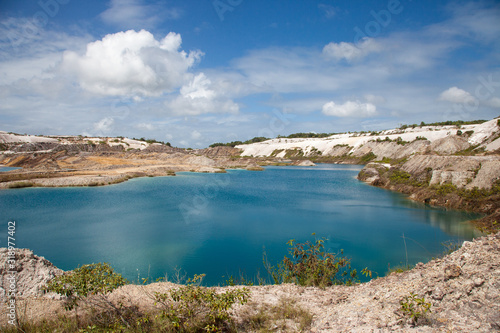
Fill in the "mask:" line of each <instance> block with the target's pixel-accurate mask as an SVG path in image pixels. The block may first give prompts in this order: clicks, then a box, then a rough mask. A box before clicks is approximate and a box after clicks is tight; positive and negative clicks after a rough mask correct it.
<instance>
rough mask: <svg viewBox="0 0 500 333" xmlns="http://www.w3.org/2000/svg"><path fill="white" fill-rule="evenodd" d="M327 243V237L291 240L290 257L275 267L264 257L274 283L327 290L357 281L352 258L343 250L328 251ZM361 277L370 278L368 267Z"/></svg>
mask: <svg viewBox="0 0 500 333" xmlns="http://www.w3.org/2000/svg"><path fill="white" fill-rule="evenodd" d="M313 235H314V234H313ZM325 241H326V239H325V238H322V239H316V240H315V241H314V242H310V241H307V242H305V243H295V240H293V239H292V240H290V241H288V243H287V244H288V245H289V246H290V248H289V249H288V253H289V255H290V257H287V256H285V257H284V259H283V261H281V262H279V263H278V264H277V265H276V266H272V265H270V264H269V263H268V261H267V257H266V256H265V254H264V265H265V267H266V269H267V271H268V273H269V274H270V276H271V278H272V280H273V281H274V283H276V284H279V283H295V284H297V285H301V286H317V287H321V288H324V287H327V286H331V285H335V284H345V285H352V284H353V283H355V282H357V281H358V280H357V271H356V269H352V268H351V261H350V259H348V258H346V257H343V256H342V255H343V251H340V253H339V254H334V253H330V252H326V251H325V249H324V248H325ZM362 274H363V275H365V276H370V277H371V271H369V270H368V269H367V268H365V269H363V270H362Z"/></svg>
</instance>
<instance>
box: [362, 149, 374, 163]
mask: <svg viewBox="0 0 500 333" xmlns="http://www.w3.org/2000/svg"><path fill="white" fill-rule="evenodd" d="M376 158H377V155H375V154H374V153H372V152H369V153H367V154H365V155H363V156H362V157H361V163H363V164H367V163H368V162H370V161H373V160H374V159H376Z"/></svg>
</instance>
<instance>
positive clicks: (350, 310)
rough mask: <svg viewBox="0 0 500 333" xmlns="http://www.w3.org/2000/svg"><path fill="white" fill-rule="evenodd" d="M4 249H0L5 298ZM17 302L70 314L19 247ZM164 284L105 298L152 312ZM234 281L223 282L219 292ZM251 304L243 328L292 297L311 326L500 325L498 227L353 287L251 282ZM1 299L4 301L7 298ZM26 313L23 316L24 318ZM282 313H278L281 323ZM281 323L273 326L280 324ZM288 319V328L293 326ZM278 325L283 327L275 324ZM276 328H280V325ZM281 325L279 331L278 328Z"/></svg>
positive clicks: (430, 328) (48, 271)
mask: <svg viewBox="0 0 500 333" xmlns="http://www.w3.org/2000/svg"><path fill="white" fill-rule="evenodd" d="M6 254H7V250H6V249H2V250H0V272H1V273H2V285H1V286H0V287H1V289H0V296H2V302H5V289H6V286H7V281H6V279H5V267H6V258H7V256H6ZM17 267H18V268H17V278H18V280H17V281H18V282H17V287H18V297H17V304H18V306H19V307H23V308H24V311H25V312H24V313H25V314H26V313H27V314H29V315H28V317H29V319H31V320H34V321H37V320H38V321H39V320H43V319H50V318H56V317H57V316H58V315H61V314H70V313H67V312H65V310H64V309H63V308H62V301H61V300H60V297H57V296H56V295H55V294H47V295H44V294H43V292H42V291H41V290H42V287H43V285H44V284H45V283H46V282H47V281H48V280H49V279H51V278H52V277H54V276H56V275H58V274H61V273H62V271H61V270H59V269H57V268H56V267H54V266H53V265H52V264H51V263H50V262H49V261H47V260H45V259H44V258H41V257H38V256H36V255H34V254H33V253H32V252H31V251H29V250H17ZM176 287H178V286H177V285H175V284H173V283H169V282H162V283H153V284H149V285H126V286H123V287H121V288H119V289H117V290H115V291H114V292H113V294H112V295H111V296H110V299H112V300H113V301H114V302H117V304H118V303H121V304H125V305H135V306H137V309H138V311H139V310H140V311H154V309H155V304H154V301H153V300H152V299H151V298H148V297H146V295H151V294H152V293H154V292H155V291H165V290H167V289H169V288H176ZM231 288H235V287H220V288H218V290H219V291H224V290H227V289H231ZM249 289H250V291H251V299H250V302H249V303H248V304H246V305H242V306H240V305H239V306H237V307H235V308H234V312H233V317H234V319H235V321H236V323H237V324H238V325H240V328H241V331H251V330H249V329H248V328H245V327H244V323H245V318H247V317H248V315H249V313H252V312H257V311H259V309H262V307H265V306H269V307H272V306H276V305H278V304H279V303H280V302H281V301H283V300H284V299H286V300H292V301H293V302H294V304H295V306H296V307H300V308H302V309H304V310H306V311H307V312H309V313H310V314H312V318H313V319H312V323H311V325H310V327H309V328H308V329H307V331H308V332H494V331H499V330H500V233H497V234H493V235H489V236H485V237H481V238H478V239H475V240H474V241H472V242H465V243H464V244H463V246H462V247H461V248H460V249H458V250H457V251H455V252H453V253H451V254H449V255H446V256H444V257H443V258H440V259H435V260H432V261H431V262H429V263H426V264H422V263H420V264H417V266H416V267H415V268H414V269H412V270H409V271H406V272H402V273H392V274H391V275H389V276H387V277H380V278H376V279H373V280H371V281H370V282H367V283H363V284H358V285H354V286H333V287H329V288H325V289H319V288H315V287H300V286H296V285H291V284H284V285H269V286H254V287H249ZM411 293H414V294H416V295H417V296H418V297H419V298H424V300H425V302H427V303H430V304H431V308H430V310H431V311H430V312H428V313H426V314H425V315H424V316H423V317H422V318H420V319H419V320H418V321H417V322H416V323H414V322H412V321H411V320H410V318H409V317H408V316H406V315H405V314H404V312H403V311H402V307H401V302H402V301H404V300H405V297H407V296H409V295H410V294H411ZM4 304H5V303H4ZM6 311H7V309H6V307H2V309H1V310H0V325H6V318H7V317H6ZM25 319H26V318H25ZM283 320H285V318H282V321H283ZM277 324H280V325H282V323H281V322H277V323H276V324H272V327H270V329H271V330H272V329H273V327H275V329H274V330H278V329H277V328H278V325H277ZM297 325H298V324H297V323H294V322H293V321H292V322H289V323H288V324H287V326H286V327H287V328H286V330H285V331H289V332H293V331H297V330H298V326H297ZM280 327H282V326H280ZM278 331H280V330H278ZM281 331H283V330H281Z"/></svg>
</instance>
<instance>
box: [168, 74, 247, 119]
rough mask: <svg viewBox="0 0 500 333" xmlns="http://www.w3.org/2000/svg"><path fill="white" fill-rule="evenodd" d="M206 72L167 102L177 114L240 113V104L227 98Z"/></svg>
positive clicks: (169, 107) (172, 111) (194, 78)
mask: <svg viewBox="0 0 500 333" xmlns="http://www.w3.org/2000/svg"><path fill="white" fill-rule="evenodd" d="M221 91H222V90H221V89H218V87H217V85H215V84H214V83H213V82H212V81H211V80H210V79H209V78H208V77H207V76H206V75H205V74H204V73H199V74H198V75H196V76H194V77H193V79H192V80H191V81H190V82H189V83H188V84H186V85H184V86H183V87H182V88H181V89H180V95H179V96H177V97H176V98H174V99H173V100H169V101H166V102H165V106H166V107H167V108H168V109H169V110H170V112H171V113H173V114H176V115H189V116H196V115H200V114H204V113H238V111H239V106H238V104H236V103H235V102H233V101H232V100H230V99H228V98H226V97H225V96H224V95H223V94H222V93H221Z"/></svg>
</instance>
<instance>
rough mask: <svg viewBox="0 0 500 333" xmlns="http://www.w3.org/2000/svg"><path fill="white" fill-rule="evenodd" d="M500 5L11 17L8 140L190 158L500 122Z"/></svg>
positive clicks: (0, 45)
mask: <svg viewBox="0 0 500 333" xmlns="http://www.w3.org/2000/svg"><path fill="white" fill-rule="evenodd" d="M498 22H500V5H499V4H498V3H497V2H496V1H486V0H485V1H461V2H442V1H438V2H435V1H434V2H432V1H427V0H425V1H420V2H418V3H417V2H415V1H410V0H388V1H376V0H372V1H366V2H363V4H353V3H351V2H345V3H336V4H335V6H333V5H331V4H328V3H326V2H324V1H309V2H306V3H299V4H295V3H289V2H286V1H276V2H273V3H269V2H265V1H260V0H259V1H257V0H256V1H253V2H250V1H244V0H239V1H226V0H220V1H207V2H203V3H200V2H196V1H194V0H186V1H182V2H174V1H170V2H165V1H146V0H111V1H109V2H108V3H102V2H99V1H97V0H89V1H87V2H84V3H83V2H77V1H69V0H41V1H40V2H38V3H35V2H28V1H19V2H12V3H2V4H0V74H1V75H0V96H1V100H2V103H0V123H1V127H0V129H1V130H7V131H14V132H18V133H29V134H83V135H108V136H118V135H123V136H130V137H133V136H135V137H149V138H156V139H158V140H163V141H171V142H172V144H174V145H180V146H185V147H206V146H208V145H209V144H211V143H213V142H228V141H233V140H246V139H249V138H252V137H254V136H268V137H271V136H274V137H275V136H277V135H280V134H281V135H286V134H289V133H294V132H308V131H314V132H339V131H354V130H380V129H386V128H391V127H394V126H397V125H398V124H402V123H420V121H425V122H432V121H444V120H456V119H463V120H471V119H490V118H493V117H496V116H498V115H500V69H499V67H498V64H499V63H500V25H499V24H498Z"/></svg>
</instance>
